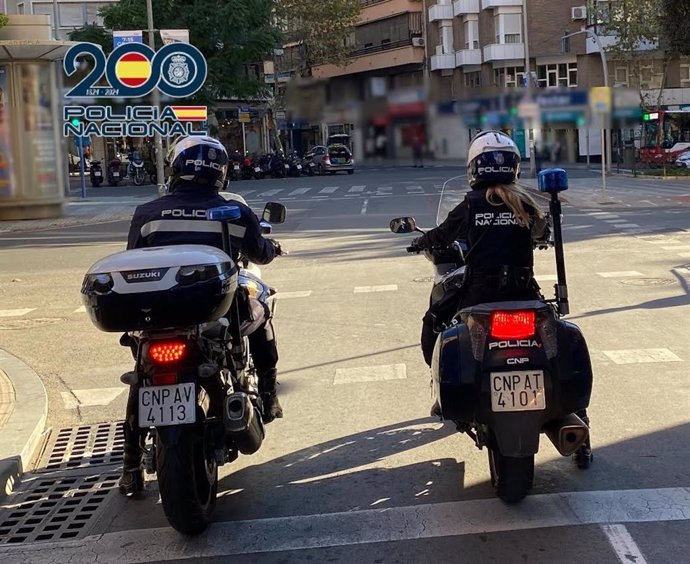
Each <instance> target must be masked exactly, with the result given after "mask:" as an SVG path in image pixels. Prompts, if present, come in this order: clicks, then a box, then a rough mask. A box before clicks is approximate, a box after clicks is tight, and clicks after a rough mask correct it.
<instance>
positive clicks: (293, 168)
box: [285, 151, 302, 177]
mask: <svg viewBox="0 0 690 564" xmlns="http://www.w3.org/2000/svg"><path fill="white" fill-rule="evenodd" d="M285 162H287V164H288V165H289V167H290V168H289V169H288V171H287V173H288V176H293V177H297V176H301V175H302V159H301V157H300V156H299V155H298V154H297V152H295V151H290V152H289V153H288V155H287V157H286V159H285Z"/></svg>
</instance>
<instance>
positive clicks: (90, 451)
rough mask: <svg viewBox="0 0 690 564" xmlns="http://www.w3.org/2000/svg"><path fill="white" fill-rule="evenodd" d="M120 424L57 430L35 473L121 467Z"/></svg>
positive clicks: (121, 435) (52, 435) (122, 442)
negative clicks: (106, 466) (95, 467)
mask: <svg viewBox="0 0 690 564" xmlns="http://www.w3.org/2000/svg"><path fill="white" fill-rule="evenodd" d="M123 444H124V435H123V434H122V423H121V422H120V423H100V424H98V425H84V426H81V427H73V428H72V427H70V428H66V429H60V430H59V431H58V432H57V433H51V436H50V438H49V440H48V444H47V448H46V449H45V451H44V454H43V456H42V457H41V460H40V462H39V464H38V468H37V472H45V471H55V470H67V469H72V468H89V467H91V466H94V465H97V464H121V463H122V454H123Z"/></svg>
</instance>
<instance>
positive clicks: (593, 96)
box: [589, 86, 611, 114]
mask: <svg viewBox="0 0 690 564" xmlns="http://www.w3.org/2000/svg"><path fill="white" fill-rule="evenodd" d="M589 107H590V109H591V110H592V112H594V113H597V114H608V113H610V112H611V88H609V87H608V86H595V87H594V88H592V89H591V90H590V92H589Z"/></svg>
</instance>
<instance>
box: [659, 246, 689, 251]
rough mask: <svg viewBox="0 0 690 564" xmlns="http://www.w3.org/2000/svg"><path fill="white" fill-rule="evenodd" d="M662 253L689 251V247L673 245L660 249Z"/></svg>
mask: <svg viewBox="0 0 690 564" xmlns="http://www.w3.org/2000/svg"><path fill="white" fill-rule="evenodd" d="M661 248H662V249H664V251H690V245H673V246H672V247H661Z"/></svg>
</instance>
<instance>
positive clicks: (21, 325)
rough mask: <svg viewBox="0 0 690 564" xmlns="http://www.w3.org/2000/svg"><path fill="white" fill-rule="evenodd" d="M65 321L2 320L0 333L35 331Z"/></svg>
mask: <svg viewBox="0 0 690 564" xmlns="http://www.w3.org/2000/svg"><path fill="white" fill-rule="evenodd" d="M61 321H65V319H64V318H63V317H39V318H36V319H3V320H2V323H0V331H12V330H15V329H35V328H37V327H43V326H44V325H52V324H54V323H60V322H61Z"/></svg>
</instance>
